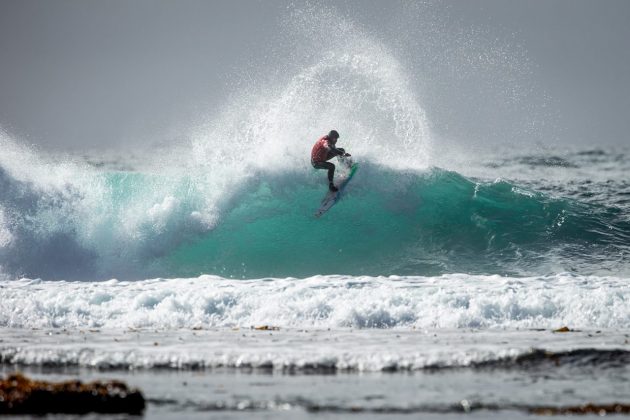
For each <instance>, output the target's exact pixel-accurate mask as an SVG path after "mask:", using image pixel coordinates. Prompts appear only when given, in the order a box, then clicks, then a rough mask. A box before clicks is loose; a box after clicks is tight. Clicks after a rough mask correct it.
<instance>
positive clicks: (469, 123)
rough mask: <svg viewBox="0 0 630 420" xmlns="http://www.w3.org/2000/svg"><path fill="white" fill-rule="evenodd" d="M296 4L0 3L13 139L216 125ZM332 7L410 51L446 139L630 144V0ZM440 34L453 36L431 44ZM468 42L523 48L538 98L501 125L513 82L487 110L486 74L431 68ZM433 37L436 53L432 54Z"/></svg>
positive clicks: (174, 131) (70, 138)
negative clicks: (502, 105)
mask: <svg viewBox="0 0 630 420" xmlns="http://www.w3.org/2000/svg"><path fill="white" fill-rule="evenodd" d="M289 3H290V2H284V1H254V0H252V1H221V2H219V1H201V0H200V1H192V0H181V1H147V0H133V1H131V0H130V1H123V0H109V1H89V0H56V1H48V0H38V1H35V0H0V127H3V128H4V129H5V130H7V131H8V132H10V133H12V134H13V135H15V136H16V137H17V138H18V139H22V141H25V142H27V143H34V144H37V145H40V146H42V147H44V148H49V149H66V148H75V149H76V148H86V149H87V148H94V147H109V146H111V147H122V146H123V145H125V144H129V143H147V142H165V141H169V140H170V139H173V138H176V137H177V136H178V133H180V131H182V130H183V129H184V128H185V127H187V126H188V125H189V124H191V123H192V122H193V121H196V120H198V119H199V118H202V117H203V114H206V113H212V112H215V111H218V110H220V109H221V106H222V104H223V103H224V102H225V100H226V98H227V97H228V95H230V94H231V93H233V92H234V91H236V90H238V89H239V79H240V78H241V77H243V73H244V71H243V69H247V71H246V72H245V73H247V72H249V73H250V74H251V77H256V75H257V72H256V71H252V70H253V69H256V63H264V64H261V67H260V68H259V69H257V70H259V72H260V74H261V75H263V74H265V73H273V71H274V70H273V69H269V67H270V66H271V67H272V66H273V60H270V58H269V55H268V54H269V53H270V51H271V50H272V49H273V47H274V45H273V43H275V42H278V40H279V37H278V33H279V32H280V31H281V30H282V22H281V21H282V19H283V18H284V17H286V10H287V5H288V4H289ZM325 4H327V5H328V6H331V7H334V8H336V9H338V10H339V12H340V15H342V16H344V17H346V18H347V19H349V20H351V21H353V22H355V23H356V24H357V25H360V26H361V27H362V28H364V29H365V31H366V32H367V33H368V34H369V35H373V36H375V37H377V38H378V39H381V40H383V42H384V43H385V44H391V46H392V48H393V49H394V50H396V49H397V48H398V49H399V50H401V51H402V50H404V51H405V54H401V61H402V62H403V64H405V65H408V66H409V72H410V74H413V76H414V78H416V79H417V85H418V88H419V90H420V91H422V92H424V93H426V97H425V96H420V99H421V101H422V103H423V106H424V107H425V108H426V111H427V114H428V116H429V119H430V120H431V123H432V125H433V128H434V130H435V131H436V132H438V133H440V134H442V135H444V136H455V137H463V136H466V135H467V134H468V135H470V136H472V137H475V138H478V139H481V138H487V137H492V136H495V137H496V138H497V139H500V138H502V136H511V135H513V133H511V132H510V131H509V130H507V128H506V127H508V126H513V125H515V124H516V122H515V121H516V120H517V119H518V118H524V119H527V115H525V116H524V115H522V114H523V113H527V112H529V111H523V110H524V109H527V110H531V112H532V113H536V115H537V117H536V118H538V119H540V118H542V119H543V120H546V118H547V117H548V118H549V121H544V124H548V125H550V126H553V127H554V129H553V130H551V131H553V132H554V135H557V136H559V137H560V139H561V141H563V142H567V143H590V144H597V143H600V142H601V143H617V144H628V143H630V142H629V141H628V139H627V137H628V133H629V132H630V48H628V40H630V1H626V0H606V1H595V0H593V1H584V0H530V1H523V0H477V1H464V0H462V1H445V2H438V1H435V2H429V3H426V4H424V3H423V5H422V7H421V8H420V9H421V10H420V12H418V15H415V16H414V15H413V14H409V13H408V9H409V4H410V3H409V2H387V1H385V0H383V1H342V2H339V3H331V2H327V3H325ZM297 7H299V5H298V6H297ZM427 12H430V13H431V14H433V15H434V16H433V17H432V18H430V20H431V21H432V24H427V19H429V18H427V17H426V14H427ZM414 19H418V20H419V21H418V22H415V21H414ZM435 20H437V21H439V25H436V24H435ZM420 21H422V22H420ZM427 28H429V29H430V30H431V31H445V32H446V33H445V34H441V35H440V36H437V35H436V34H435V33H423V31H426V30H429V29H427ZM461 28H464V29H463V33H464V35H462V33H459V34H458V31H459V30H461ZM401 31H406V32H405V33H402V32H401ZM465 34H473V35H472V36H473V37H476V38H478V40H477V42H476V43H474V45H473V47H471V48H472V50H471V51H469V52H466V53H464V54H466V55H470V56H473V55H475V54H478V53H480V52H482V51H483V49H484V46H487V47H488V48H490V49H493V48H494V49H496V48H497V45H503V46H506V48H508V49H513V54H514V56H515V57H518V58H517V59H516V62H517V63H519V62H522V63H523V66H524V67H527V69H528V71H527V72H525V73H526V74H525V75H521V76H519V81H521V82H523V80H521V78H524V79H526V80H524V82H523V83H524V84H525V85H526V86H525V87H524V86H523V85H522V83H521V85H519V86H518V89H526V90H528V94H527V95H529V96H528V98H527V101H529V102H531V103H530V104H529V105H528V106H527V107H523V108H521V109H520V110H519V109H513V110H509V111H503V112H495V111H493V109H496V107H494V108H493V107H492V106H489V104H490V105H491V104H492V102H493V101H496V100H497V97H498V95H500V94H501V93H500V92H501V91H502V90H505V89H506V85H505V84H506V83H509V78H506V79H505V80H503V81H500V82H497V86H499V88H497V89H496V91H495V92H493V93H489V94H488V96H487V97H485V93H484V92H485V91H484V90H482V89H480V88H475V86H473V85H474V84H475V81H477V82H478V81H479V80H481V79H483V77H484V76H483V74H481V73H482V72H483V69H477V72H479V74H472V73H471V74H470V78H469V79H467V80H470V82H469V83H470V86H466V85H464V84H465V82H466V81H465V80H464V81H463V79H462V80H458V81H457V82H453V83H451V81H449V80H448V79H447V78H446V77H447V76H445V75H444V73H445V72H444V71H443V69H441V68H438V67H439V66H438V67H435V68H429V67H428V66H427V67H423V66H426V64H423V63H427V62H428V61H429V60H428V59H427V54H428V53H431V51H433V52H435V54H438V55H439V54H442V52H440V51H438V50H439V49H440V48H441V47H442V46H443V45H442V44H440V43H441V42H442V41H441V40H442V39H447V40H453V39H455V41H452V45H449V48H451V49H452V47H453V45H460V46H461V45H467V43H466V42H464V41H462V39H463V38H465V37H466V35H465ZM405 35H407V36H405ZM409 37H413V38H415V40H414V39H412V40H410V39H409ZM425 37H426V39H429V38H431V39H432V40H433V42H434V45H433V46H427V45H428V43H423V42H421V41H422V40H423V39H424V38H425ZM458 37H459V38H458ZM457 39H459V40H457ZM449 42H451V41H449ZM458 43H459V44H458ZM414 48H417V49H418V51H415V50H414ZM276 51H277V49H276ZM403 55H404V57H402V56H403ZM414 57H416V59H414ZM417 57H420V58H422V60H421V59H418V58H417ZM523 57H525V58H523ZM274 59H276V60H277V59H281V57H275V58H274ZM455 61H457V60H455V59H454V58H453V57H450V58H444V60H442V64H444V63H447V64H449V63H450V65H452V64H453V63H454V62H455ZM464 61H465V60H464ZM464 61H462V62H464ZM444 65H446V64H444ZM458 66H459V68H460V70H462V72H464V73H466V71H467V70H466V69H463V68H461V66H462V64H461V63H459V64H458ZM493 77H494V76H493V75H489V76H488V78H489V80H490V79H491V78H493ZM477 85H479V86H482V85H483V83H477ZM543 97H545V98H543ZM538 99H540V100H538ZM480 104H481V105H480ZM542 105H544V106H545V107H546V108H545V109H541V106H542ZM473 108H475V109H474V110H473ZM508 112H511V113H512V114H519V113H520V114H521V115H509V114H508ZM547 114H548V115H547ZM497 121H502V122H503V124H498V125H495V124H496V122H497ZM490 126H494V129H492V130H491V129H489V128H488V127H490ZM551 131H545V130H543V131H542V132H540V133H539V136H540V137H541V138H543V139H544V137H545V136H551V135H552V134H550V133H551ZM495 140H496V139H495ZM537 140H540V139H537Z"/></svg>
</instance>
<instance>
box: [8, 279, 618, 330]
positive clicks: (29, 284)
mask: <svg viewBox="0 0 630 420" xmlns="http://www.w3.org/2000/svg"><path fill="white" fill-rule="evenodd" d="M626 283H627V279H623V278H615V277H584V276H572V275H568V274H564V275H556V276H546V277H531V278H510V277H499V276H470V275H464V274H458V275H445V276H440V277H390V278H383V277H377V278H373V277H343V276H315V277H311V278H307V279H303V280H298V279H263V280H247V281H243V280H229V279H224V278H220V277H214V276H201V277H199V278H189V279H169V280H165V279H155V280H145V281H138V282H125V281H118V280H110V281H107V282H90V283H83V282H65V281H55V282H51V281H41V280H27V279H23V280H15V281H4V282H2V283H0V326H2V327H10V328H51V327H53V328H68V329H77V328H117V329H118V328H123V329H124V328H151V329H174V328H175V329H177V328H196V327H204V328H209V327H225V328H227V327H230V328H232V327H249V326H253V325H273V326H277V327H283V328H287V327H291V328H416V329H435V328H450V329H470V328H484V329H487V328H491V329H494V328H510V329H514V328H558V327H560V326H563V325H570V326H571V327H574V328H591V329H592V328H624V326H625V325H627V324H628V322H629V321H630V310H629V309H628V307H627V305H625V301H626V300H627V299H628V298H630V295H629V293H630V292H628V290H627V287H626V286H625V284H626Z"/></svg>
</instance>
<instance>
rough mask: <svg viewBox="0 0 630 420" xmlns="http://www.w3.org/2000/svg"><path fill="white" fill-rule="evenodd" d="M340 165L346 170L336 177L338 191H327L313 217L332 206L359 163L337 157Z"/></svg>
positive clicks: (319, 215)
mask: <svg viewBox="0 0 630 420" xmlns="http://www.w3.org/2000/svg"><path fill="white" fill-rule="evenodd" d="M338 160H339V163H340V166H342V165H343V166H344V167H345V168H346V171H345V172H344V173H343V174H342V175H341V176H340V177H338V178H337V188H338V189H339V191H335V192H333V191H328V193H327V194H326V196H325V197H324V199H323V200H322V204H321V205H320V206H319V209H318V210H317V211H316V212H315V217H321V216H322V214H324V213H326V212H327V211H328V210H329V209H330V208H331V207H332V206H334V205H335V204H336V203H337V201H339V199H340V198H341V194H342V193H343V189H344V188H345V186H346V185H347V184H348V182H350V180H351V179H352V177H353V176H354V173H355V172H356V171H357V168H358V167H359V165H358V164H357V163H353V162H352V159H351V158H342V157H339V158H338Z"/></svg>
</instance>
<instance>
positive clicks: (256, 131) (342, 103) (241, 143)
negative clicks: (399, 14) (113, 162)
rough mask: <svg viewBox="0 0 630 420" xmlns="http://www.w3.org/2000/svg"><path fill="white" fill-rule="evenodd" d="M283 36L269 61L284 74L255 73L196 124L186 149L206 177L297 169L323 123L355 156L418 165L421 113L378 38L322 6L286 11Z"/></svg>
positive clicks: (422, 142) (425, 139)
mask: <svg viewBox="0 0 630 420" xmlns="http://www.w3.org/2000/svg"><path fill="white" fill-rule="evenodd" d="M323 25H325V26H323ZM323 27H325V28H326V30H325V36H323V35H322V34H321V32H322V30H320V29H321V28H323ZM283 33H284V37H285V39H281V40H280V42H279V45H281V46H282V51H278V50H275V51H274V52H273V53H272V58H271V59H270V61H272V62H273V63H276V67H279V68H281V69H286V72H291V71H292V72H293V73H292V76H290V77H289V78H288V79H287V78H286V75H284V76H282V77H279V78H277V79H276V80H271V81H268V80H266V78H265V76H259V77H258V80H256V85H255V86H251V87H249V88H248V89H243V90H242V91H241V92H240V93H239V95H238V96H237V97H235V98H234V100H233V101H232V102H231V103H229V105H228V106H226V108H225V109H224V110H223V112H222V113H221V114H220V115H218V117H216V118H214V119H212V120H211V121H210V122H208V123H206V124H205V125H204V126H202V127H200V128H199V129H197V130H195V132H194V134H193V145H194V146H193V147H194V149H195V155H196V157H197V159H198V160H199V162H201V163H208V165H209V166H211V170H212V175H214V176H221V177H224V178H229V179H234V178H242V177H246V176H247V174H252V173H257V171H259V170H261V169H264V170H265V171H278V170H280V169H282V170H283V171H284V170H300V171H303V170H305V169H307V167H308V156H309V152H310V148H311V146H312V143H313V141H314V140H315V139H316V138H317V137H318V136H319V135H321V134H322V133H326V132H328V130H330V129H331V128H336V129H338V130H339V131H340V133H341V138H342V141H343V143H344V146H347V147H346V148H347V149H348V150H352V151H353V154H354V155H355V156H357V157H358V158H359V159H362V160H370V161H372V162H375V163H378V164H381V165H387V166H390V167H404V168H425V167H426V166H427V162H428V148H429V143H430V131H429V128H428V123H427V119H426V116H425V113H424V110H423V109H422V107H421V106H420V105H419V103H418V100H417V99H416V97H415V95H414V94H413V90H412V89H411V87H410V83H409V80H408V76H407V75H406V74H405V71H404V69H403V68H402V67H401V66H400V63H398V61H397V60H396V58H395V57H394V56H393V55H392V54H391V53H390V52H389V51H388V50H387V48H386V46H385V45H384V44H382V43H380V42H378V41H376V40H374V39H372V38H371V37H370V36H369V35H367V34H365V33H364V32H363V31H361V30H359V29H358V28H356V27H355V26H354V25H353V24H352V23H351V22H349V21H347V20H345V19H343V18H340V17H338V16H336V15H334V14H333V13H332V12H331V11H329V10H327V9H315V8H312V7H304V8H296V9H292V10H291V11H290V13H289V16H288V18H287V20H286V22H285V27H284V28H283ZM288 38H290V42H289V41H288V40H287V39H288ZM277 48H278V49H280V48H281V47H280V46H278V47H277ZM304 51H307V52H308V53H304ZM260 80H263V81H265V82H264V83H262V86H261V82H260ZM234 166H236V168H235V167H234ZM222 171H226V172H225V173H222Z"/></svg>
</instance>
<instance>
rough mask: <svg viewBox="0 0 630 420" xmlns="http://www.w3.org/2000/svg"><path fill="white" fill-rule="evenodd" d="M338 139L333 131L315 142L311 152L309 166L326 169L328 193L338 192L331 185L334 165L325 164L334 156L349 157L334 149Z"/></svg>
mask: <svg viewBox="0 0 630 420" xmlns="http://www.w3.org/2000/svg"><path fill="white" fill-rule="evenodd" d="M338 139H339V133H338V132H337V131H335V130H330V132H329V133H328V134H327V135H325V136H324V137H322V138H321V139H319V140H317V142H316V143H315V146H313V150H312V151H311V165H313V168H315V169H328V182H329V183H328V188H330V191H333V192H335V191H339V190H338V189H337V187H335V184H333V177H334V176H335V165H334V164H332V163H330V162H327V160H330V159H332V158H334V157H335V156H350V153H346V151H345V150H344V149H342V148H341V147H339V148H337V147H335V144H336V143H337V140H338Z"/></svg>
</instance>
